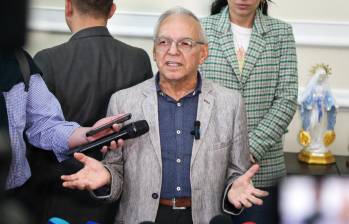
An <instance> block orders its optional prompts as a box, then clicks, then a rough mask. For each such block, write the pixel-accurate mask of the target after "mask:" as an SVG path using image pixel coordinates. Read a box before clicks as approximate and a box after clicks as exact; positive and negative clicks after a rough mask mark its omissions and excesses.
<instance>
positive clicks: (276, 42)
mask: <svg viewBox="0 0 349 224" xmlns="http://www.w3.org/2000/svg"><path fill="white" fill-rule="evenodd" d="M202 25H203V27H204V29H205V32H206V35H207V37H208V42H209V57H208V59H207V60H206V62H205V63H204V64H203V65H202V66H201V67H200V70H201V72H202V74H203V76H204V77H205V78H207V79H211V80H213V81H215V82H217V83H219V84H221V85H223V86H225V87H228V88H231V89H234V90H238V91H239V92H240V93H241V95H242V96H243V98H244V101H245V105H246V113H247V119H248V122H247V123H248V133H249V146H250V151H251V153H252V154H253V155H254V157H255V158H256V159H257V161H258V163H259V164H260V167H261V169H260V170H259V172H258V173H257V175H256V176H255V178H254V180H253V182H254V185H255V186H257V187H269V186H273V185H274V184H275V183H276V182H277V181H278V180H279V179H280V178H281V177H283V176H284V175H285V174H286V169H285V162H284V156H283V150H282V149H283V145H282V136H283V135H284V134H285V133H286V132H287V126H288V125H289V123H290V122H291V120H292V118H293V115H294V113H295V110H296V100H297V92H298V77H297V56H296V47H295V41H294V37H293V33H292V27H291V26H290V25H288V24H286V23H284V22H282V21H279V20H277V19H274V18H271V17H269V16H265V15H263V14H262V13H261V12H260V11H259V10H258V11H257V14H256V17H255V21H254V25H253V28H252V34H251V39H250V43H249V47H248V49H247V52H246V56H245V64H244V67H243V70H242V74H240V71H239V65H238V62H237V58H236V54H235V49H234V42H233V33H232V31H231V25H230V20H229V11H228V7H226V8H224V9H223V10H222V11H221V12H220V13H219V14H216V15H213V16H209V17H207V18H204V19H203V20H202ZM240 75H241V78H240ZM222 119H224V118H222Z"/></svg>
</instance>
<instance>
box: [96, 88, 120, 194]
mask: <svg viewBox="0 0 349 224" xmlns="http://www.w3.org/2000/svg"><path fill="white" fill-rule="evenodd" d="M113 114H118V110H117V96H116V94H114V95H112V97H111V98H110V101H109V105H108V110H107V116H110V115H113ZM102 163H103V165H104V167H105V168H106V169H108V171H109V172H110V176H111V184H110V186H109V188H107V189H105V188H104V189H102V190H103V191H104V192H105V194H103V193H102V194H99V192H97V191H93V192H91V193H92V196H93V197H95V198H97V199H103V200H106V201H116V200H118V199H119V197H120V195H121V192H122V185H123V175H124V174H123V169H124V168H123V167H124V163H123V156H122V149H117V150H114V151H108V153H107V154H106V156H105V158H104V159H103V161H102Z"/></svg>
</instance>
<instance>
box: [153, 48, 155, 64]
mask: <svg viewBox="0 0 349 224" xmlns="http://www.w3.org/2000/svg"><path fill="white" fill-rule="evenodd" d="M155 54H156V53H155V47H153V60H154V61H156V56H155Z"/></svg>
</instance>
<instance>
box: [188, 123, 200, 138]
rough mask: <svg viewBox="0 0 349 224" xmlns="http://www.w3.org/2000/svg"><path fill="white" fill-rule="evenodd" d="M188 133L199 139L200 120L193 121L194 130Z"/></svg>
mask: <svg viewBox="0 0 349 224" xmlns="http://www.w3.org/2000/svg"><path fill="white" fill-rule="evenodd" d="M190 134H191V135H194V138H195V139H196V140H198V139H200V121H195V122H194V130H192V131H191V132H190Z"/></svg>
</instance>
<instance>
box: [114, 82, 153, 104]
mask: <svg viewBox="0 0 349 224" xmlns="http://www.w3.org/2000/svg"><path fill="white" fill-rule="evenodd" d="M149 88H150V89H154V91H156V89H155V80H154V77H153V78H150V79H147V80H145V81H143V82H141V83H138V84H137V85H134V86H131V87H129V88H126V89H122V90H119V91H117V92H115V93H114V94H113V95H112V97H127V98H128V99H130V100H131V99H132V97H130V95H133V96H136V95H139V94H140V93H141V92H143V91H146V90H147V89H149ZM125 99H126V98H125Z"/></svg>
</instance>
